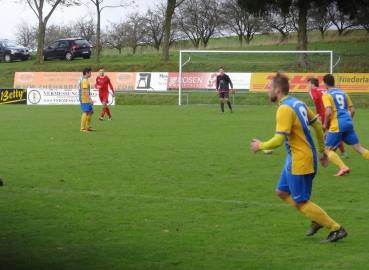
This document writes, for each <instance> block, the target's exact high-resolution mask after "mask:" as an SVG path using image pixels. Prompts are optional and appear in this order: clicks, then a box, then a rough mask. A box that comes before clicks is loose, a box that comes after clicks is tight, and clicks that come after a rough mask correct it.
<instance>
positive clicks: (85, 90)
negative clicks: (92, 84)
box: [83, 88, 94, 104]
mask: <svg viewBox="0 0 369 270" xmlns="http://www.w3.org/2000/svg"><path fill="white" fill-rule="evenodd" d="M83 92H84V93H85V96H86V97H87V98H88V100H89V101H90V103H91V104H92V103H94V102H93V100H92V98H91V96H90V91H89V89H88V88H83Z"/></svg>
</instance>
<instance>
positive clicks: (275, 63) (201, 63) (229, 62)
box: [178, 50, 340, 105]
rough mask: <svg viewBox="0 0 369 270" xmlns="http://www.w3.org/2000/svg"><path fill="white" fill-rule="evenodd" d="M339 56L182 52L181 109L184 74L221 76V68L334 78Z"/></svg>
mask: <svg viewBox="0 0 369 270" xmlns="http://www.w3.org/2000/svg"><path fill="white" fill-rule="evenodd" d="M339 61H340V58H339V54H338V53H336V52H334V51H315V50H314V51H215V50H181V51H180V52H179V77H178V91H179V93H178V105H182V100H181V97H182V92H183V89H186V87H184V83H183V79H184V78H183V74H184V73H186V72H188V73H195V72H199V73H201V72H202V73H204V72H211V73H218V69H219V67H220V66H222V67H225V72H226V73H232V72H237V73H255V72H257V73H261V72H272V73H276V72H277V71H278V70H283V71H284V72H296V73H299V72H300V73H302V72H314V73H319V72H320V73H322V72H324V73H331V74H333V73H334V72H335V70H336V69H337V68H338V63H339Z"/></svg>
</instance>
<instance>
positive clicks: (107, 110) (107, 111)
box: [105, 107, 111, 118]
mask: <svg viewBox="0 0 369 270" xmlns="http://www.w3.org/2000/svg"><path fill="white" fill-rule="evenodd" d="M105 111H106V113H107V114H108V115H109V118H111V114H110V110H109V108H108V107H106V108H105Z"/></svg>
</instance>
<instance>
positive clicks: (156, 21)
mask: <svg viewBox="0 0 369 270" xmlns="http://www.w3.org/2000/svg"><path fill="white" fill-rule="evenodd" d="M164 10H165V7H164V4H160V5H158V6H157V8H156V9H149V10H148V11H147V12H146V15H145V19H144V21H145V27H146V31H147V32H148V35H147V40H146V43H147V45H149V46H151V47H153V48H155V49H156V50H157V51H159V50H160V46H161V44H162V43H163V39H164V22H165V13H164Z"/></svg>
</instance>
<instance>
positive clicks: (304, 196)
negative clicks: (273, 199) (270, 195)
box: [277, 164, 315, 202]
mask: <svg viewBox="0 0 369 270" xmlns="http://www.w3.org/2000/svg"><path fill="white" fill-rule="evenodd" d="M314 177H315V173H311V174H304V175H292V173H291V167H290V165H288V164H286V165H285V166H284V168H283V171H282V174H281V177H280V178H279V181H278V184H277V189H278V190H281V191H285V192H289V193H291V195H292V199H293V201H294V202H303V201H308V200H310V196H311V190H312V188H313V179H314Z"/></svg>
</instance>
